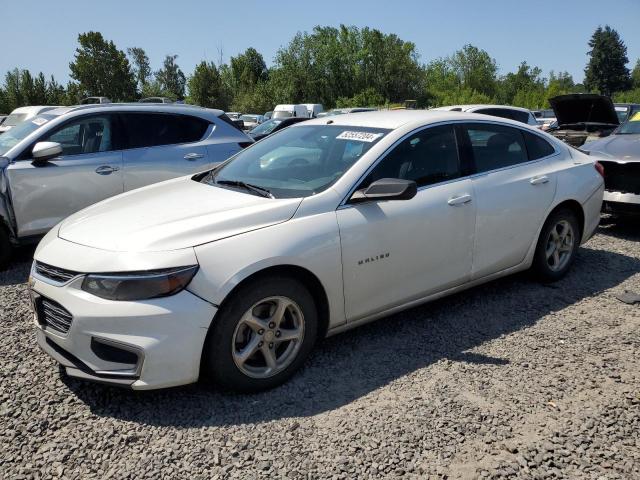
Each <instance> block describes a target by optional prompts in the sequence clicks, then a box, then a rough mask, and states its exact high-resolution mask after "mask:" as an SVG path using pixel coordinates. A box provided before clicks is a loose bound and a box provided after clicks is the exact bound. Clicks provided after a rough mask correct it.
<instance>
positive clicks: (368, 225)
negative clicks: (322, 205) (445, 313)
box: [337, 126, 475, 321]
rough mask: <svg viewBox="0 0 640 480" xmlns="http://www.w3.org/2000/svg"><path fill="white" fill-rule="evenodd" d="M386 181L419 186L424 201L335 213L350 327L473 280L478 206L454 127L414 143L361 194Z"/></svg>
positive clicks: (426, 133)
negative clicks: (465, 173)
mask: <svg viewBox="0 0 640 480" xmlns="http://www.w3.org/2000/svg"><path fill="white" fill-rule="evenodd" d="M381 178H403V179H409V180H415V181H416V183H417V184H418V193H417V195H416V196H415V197H414V198H412V199H410V200H390V201H375V202H367V203H354V204H349V203H346V204H345V205H344V206H342V207H340V208H339V209H338V210H337V217H338V225H339V229H340V242H341V247H342V263H343V272H344V273H343V275H344V293H345V308H346V314H347V319H348V320H350V321H352V320H357V319H359V318H362V317H364V316H367V315H370V314H375V313H377V312H380V311H384V310H386V309H388V308H391V307H393V306H396V305H399V304H402V303H406V302H409V301H411V300H414V299H419V298H421V297H424V296H426V295H429V294H431V293H435V292H438V291H442V290H445V289H447V288H450V287H453V286H456V285H460V284H462V283H464V282H466V281H467V280H468V279H469V276H470V272H471V263H472V252H473V233H474V227H475V203H474V202H473V190H472V189H473V187H472V182H471V180H470V179H468V178H461V167H460V161H459V156H458V151H457V143H456V135H455V130H454V127H452V126H437V127H431V128H427V129H424V130H422V131H420V132H417V133H415V134H413V135H410V136H409V137H408V138H406V139H405V140H403V141H402V142H401V143H400V144H399V145H398V146H397V147H395V148H394V150H392V151H391V152H390V153H389V154H388V155H387V156H386V157H385V158H384V159H382V161H381V162H380V163H378V164H377V165H376V166H375V167H374V168H373V170H372V171H371V172H370V173H369V174H368V175H367V176H366V178H365V179H364V180H363V181H362V182H361V183H360V185H358V187H357V189H361V188H366V187H367V186H368V185H369V184H370V183H371V182H373V181H375V180H379V179H381Z"/></svg>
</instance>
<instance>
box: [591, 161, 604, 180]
mask: <svg viewBox="0 0 640 480" xmlns="http://www.w3.org/2000/svg"><path fill="white" fill-rule="evenodd" d="M593 166H594V167H596V170H597V171H598V173H599V174H600V176H601V177H602V178H604V167H603V166H602V164H601V163H600V162H596V163H594V164H593Z"/></svg>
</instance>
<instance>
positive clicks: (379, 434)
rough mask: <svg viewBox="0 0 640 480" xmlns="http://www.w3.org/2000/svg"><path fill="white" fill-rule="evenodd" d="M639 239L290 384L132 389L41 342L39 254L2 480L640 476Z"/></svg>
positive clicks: (25, 314) (605, 247) (436, 308)
mask: <svg viewBox="0 0 640 480" xmlns="http://www.w3.org/2000/svg"><path fill="white" fill-rule="evenodd" d="M639 242H640V227H638V225H637V224H636V225H633V224H626V225H616V224H615V223H613V222H609V223H608V224H607V222H606V221H605V225H603V226H602V227H601V228H600V230H599V233H598V235H597V236H596V237H594V238H593V239H592V240H591V241H590V242H589V243H588V244H587V245H586V246H585V247H583V248H582V249H581V251H580V254H579V257H578V259H577V263H576V264H575V265H574V269H573V270H572V272H571V273H570V275H569V276H568V277H567V278H565V279H564V280H562V281H561V282H559V283H557V284H554V285H550V286H542V285H539V284H537V283H535V282H533V281H532V280H530V279H529V278H528V277H527V276H526V275H518V276H515V277H510V278H507V279H503V280H500V281H497V282H493V283H491V284H488V285H484V286H481V287H478V288H475V289H473V290H470V291H468V292H465V293H461V294H458V295H455V296H453V297H449V298H446V299H442V300H440V301H437V302H435V303H432V304H430V305H427V306H423V307H420V308H415V309H413V310H409V311H407V312H404V313H401V314H397V315H394V316H393V317H390V318H387V319H384V320H380V321H378V322H376V323H373V324H370V325H367V326H364V327H362V328H359V329H356V330H353V331H351V332H348V333H345V334H342V335H339V336H336V337H333V338H330V339H328V340H327V341H325V342H324V343H323V344H322V345H321V346H320V347H319V348H318V349H317V350H316V352H315V354H313V355H312V357H311V359H310V360H309V361H308V363H307V365H306V366H305V368H304V369H303V371H302V372H301V373H300V374H299V375H297V376H296V377H295V378H294V379H293V380H292V381H291V382H289V383H288V384H287V385H285V386H283V387H280V388H277V389H275V390H272V391H270V392H267V393H262V394H258V395H231V394H228V393H224V392H219V391H217V390H215V388H212V387H210V386H207V385H195V386H190V387H185V388H177V389H171V390H165V391H161V392H147V393H141V392H137V393H136V392H130V391H126V390H119V389H115V388H109V387H105V386H100V385H94V384H89V383H84V382H79V381H76V380H73V379H69V378H66V377H65V376H64V375H61V374H60V372H59V370H58V368H57V367H56V366H55V364H54V362H53V361H52V360H50V359H49V358H48V357H47V356H46V355H45V354H43V353H41V352H40V351H39V349H38V348H37V347H36V345H35V342H34V335H33V328H32V325H31V314H30V311H29V307H28V299H27V291H26V286H25V283H24V282H25V280H26V277H27V274H28V269H29V256H30V253H32V252H31V251H25V252H22V254H21V255H22V258H21V260H20V261H19V262H17V263H16V264H15V265H14V266H13V267H12V268H11V269H10V270H8V271H6V272H2V273H0V309H1V311H0V327H1V328H2V332H3V335H2V336H1V337H0V352H1V354H2V362H1V365H0V377H1V384H0V478H7V479H8V478H11V479H18V478H55V477H59V478H82V479H85V478H132V479H138V478H154V479H155V478H161V477H163V478H165V477H166V478H189V479H200V478H202V479H204V478H207V479H210V478H395V477H404V478H478V477H487V478H498V477H519V478H562V477H566V478H594V479H617V478H619V479H629V478H640V434H639V432H640V358H639V355H638V354H639V353H640V305H636V306H631V305H627V304H624V303H621V302H620V301H618V300H617V299H616V298H615V294H616V293H621V292H623V291H624V290H625V289H629V290H635V291H637V292H640V243H639Z"/></svg>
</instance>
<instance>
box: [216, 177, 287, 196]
mask: <svg viewBox="0 0 640 480" xmlns="http://www.w3.org/2000/svg"><path fill="white" fill-rule="evenodd" d="M214 181H215V183H217V184H218V185H230V186H232V187H240V188H244V189H245V190H249V191H250V192H254V193H257V194H258V195H260V196H261V197H266V198H276V197H274V196H273V194H272V193H271V192H270V191H269V190H267V189H266V188H262V187H258V186H257V185H252V184H250V183H245V182H241V181H239V180H214Z"/></svg>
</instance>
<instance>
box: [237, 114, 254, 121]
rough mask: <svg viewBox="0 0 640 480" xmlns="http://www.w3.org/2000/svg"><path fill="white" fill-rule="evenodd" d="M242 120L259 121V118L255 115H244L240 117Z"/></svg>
mask: <svg viewBox="0 0 640 480" xmlns="http://www.w3.org/2000/svg"><path fill="white" fill-rule="evenodd" d="M240 120H242V121H243V122H257V121H258V119H257V118H256V117H254V116H253V115H242V116H241V117H240Z"/></svg>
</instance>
